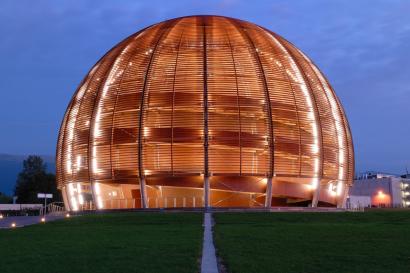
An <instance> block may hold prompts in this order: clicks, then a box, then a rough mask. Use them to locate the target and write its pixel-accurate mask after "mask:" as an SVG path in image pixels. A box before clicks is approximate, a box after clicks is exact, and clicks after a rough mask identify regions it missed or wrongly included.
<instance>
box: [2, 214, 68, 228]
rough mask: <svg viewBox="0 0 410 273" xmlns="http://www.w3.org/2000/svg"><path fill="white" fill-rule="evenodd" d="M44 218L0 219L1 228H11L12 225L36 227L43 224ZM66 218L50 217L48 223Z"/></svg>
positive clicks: (20, 217)
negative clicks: (42, 219)
mask: <svg viewBox="0 0 410 273" xmlns="http://www.w3.org/2000/svg"><path fill="white" fill-rule="evenodd" d="M41 218H42V216H10V217H4V218H3V219H0V228H11V225H12V223H15V224H16V227H24V226H29V225H35V224H39V223H41ZM62 218H64V215H53V216H51V215H48V216H46V221H47V222H50V221H55V220H58V219H62Z"/></svg>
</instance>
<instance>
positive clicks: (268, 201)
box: [265, 177, 272, 209]
mask: <svg viewBox="0 0 410 273" xmlns="http://www.w3.org/2000/svg"><path fill="white" fill-rule="evenodd" d="M271 206H272V177H268V178H267V180H266V197H265V208H267V209H269V208H271Z"/></svg>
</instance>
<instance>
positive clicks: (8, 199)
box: [0, 192, 13, 204]
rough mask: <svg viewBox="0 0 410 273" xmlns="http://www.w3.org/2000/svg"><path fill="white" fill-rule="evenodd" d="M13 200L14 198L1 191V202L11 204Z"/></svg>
mask: <svg viewBox="0 0 410 273" xmlns="http://www.w3.org/2000/svg"><path fill="white" fill-rule="evenodd" d="M12 202H13V198H11V197H10V196H8V195H5V194H4V193H2V192H0V204H10V203H12Z"/></svg>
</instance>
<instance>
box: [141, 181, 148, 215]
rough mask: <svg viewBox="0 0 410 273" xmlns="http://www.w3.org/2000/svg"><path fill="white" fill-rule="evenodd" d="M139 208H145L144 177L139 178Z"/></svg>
mask: <svg viewBox="0 0 410 273" xmlns="http://www.w3.org/2000/svg"><path fill="white" fill-rule="evenodd" d="M140 193H141V208H143V209H146V208H147V194H146V193H145V177H141V178H140Z"/></svg>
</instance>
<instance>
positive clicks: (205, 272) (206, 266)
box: [201, 212, 218, 273]
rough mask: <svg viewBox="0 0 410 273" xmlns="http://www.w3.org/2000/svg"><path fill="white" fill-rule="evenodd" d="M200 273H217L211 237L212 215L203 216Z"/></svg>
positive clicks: (207, 213)
mask: <svg viewBox="0 0 410 273" xmlns="http://www.w3.org/2000/svg"><path fill="white" fill-rule="evenodd" d="M201 273H218V265H217V263H216V255H215V246H214V241H213V237H212V215H211V213H209V212H206V213H205V214H204V243H203V248H202V262H201Z"/></svg>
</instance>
